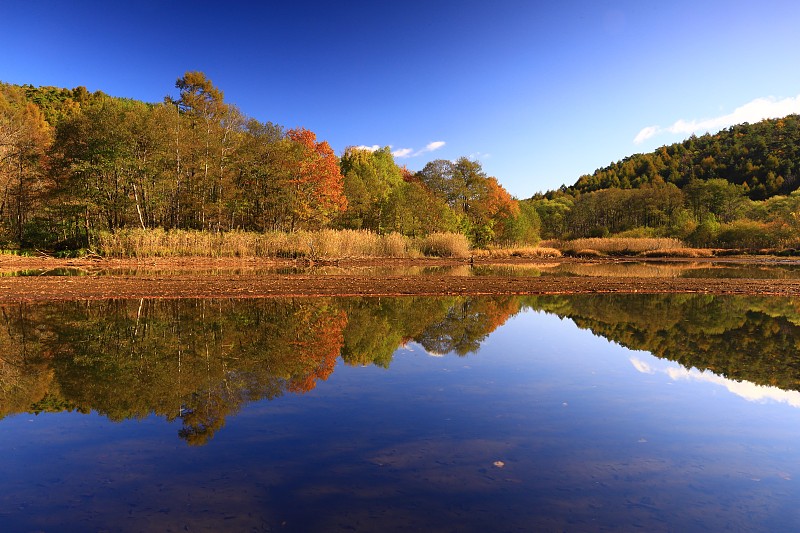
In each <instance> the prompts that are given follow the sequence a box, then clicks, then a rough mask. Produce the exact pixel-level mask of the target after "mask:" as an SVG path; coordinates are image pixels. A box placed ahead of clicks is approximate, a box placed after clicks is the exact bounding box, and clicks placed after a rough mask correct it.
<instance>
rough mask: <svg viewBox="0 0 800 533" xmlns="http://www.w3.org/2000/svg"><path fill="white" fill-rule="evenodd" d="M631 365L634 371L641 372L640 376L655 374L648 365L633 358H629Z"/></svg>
mask: <svg viewBox="0 0 800 533" xmlns="http://www.w3.org/2000/svg"><path fill="white" fill-rule="evenodd" d="M631 363H632V364H633V367H634V368H635V369H636V370H638V371H639V372H641V373H642V374H655V373H656V371H655V370H653V369H652V368H650V365H648V364H647V363H645V362H644V361H640V360H639V359H636V358H635V357H631Z"/></svg>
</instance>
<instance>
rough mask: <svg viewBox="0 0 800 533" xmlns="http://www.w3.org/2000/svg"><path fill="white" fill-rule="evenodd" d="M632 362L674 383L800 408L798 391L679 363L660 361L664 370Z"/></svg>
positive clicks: (639, 369)
mask: <svg viewBox="0 0 800 533" xmlns="http://www.w3.org/2000/svg"><path fill="white" fill-rule="evenodd" d="M630 361H631V364H633V366H634V368H636V370H638V371H639V372H641V373H643V374H656V373H661V374H666V375H667V376H669V378H670V379H671V380H673V381H679V380H687V381H699V382H703V383H711V384H714V385H720V386H722V387H725V388H726V389H727V390H728V391H729V392H732V393H733V394H735V395H737V396H739V397H741V398H744V399H745V400H747V401H750V402H762V403H763V402H768V401H773V402H778V403H785V404H788V405H791V406H792V407H800V392H798V391H786V390H783V389H779V388H778V387H769V386H765V385H756V384H755V383H751V382H749V381H734V380H732V379H728V378H725V377H722V376H719V375H717V374H714V373H713V372H710V371H708V370H704V371H702V372H701V371H700V370H698V369H696V368H692V369H686V368H685V367H683V366H681V365H679V364H677V363H674V364H664V362H663V361H658V363H662V365H658V366H662V368H656V366H657V365H654V364H651V363H647V362H645V361H642V360H641V359H638V358H636V357H631V358H630Z"/></svg>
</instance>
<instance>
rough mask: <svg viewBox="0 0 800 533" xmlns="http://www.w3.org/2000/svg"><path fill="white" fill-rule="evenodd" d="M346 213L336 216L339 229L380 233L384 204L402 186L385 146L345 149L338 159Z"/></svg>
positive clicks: (398, 169)
mask: <svg viewBox="0 0 800 533" xmlns="http://www.w3.org/2000/svg"><path fill="white" fill-rule="evenodd" d="M341 169H342V175H343V177H344V194H345V196H346V197H347V210H346V211H344V212H343V213H342V214H341V216H340V224H341V226H342V227H346V228H352V229H368V230H371V231H375V232H381V231H382V230H383V228H382V227H381V221H382V219H383V211H384V209H385V207H386V202H387V200H388V198H389V195H390V194H391V193H392V191H393V190H394V189H395V188H396V187H398V186H400V184H401V183H402V182H403V177H402V172H401V170H400V168H399V167H398V166H397V165H396V164H395V162H394V157H393V156H392V152H391V149H390V148H389V147H388V146H385V147H383V148H379V149H378V150H370V149H367V148H358V147H352V146H351V147H349V148H347V149H345V151H344V154H342V158H341Z"/></svg>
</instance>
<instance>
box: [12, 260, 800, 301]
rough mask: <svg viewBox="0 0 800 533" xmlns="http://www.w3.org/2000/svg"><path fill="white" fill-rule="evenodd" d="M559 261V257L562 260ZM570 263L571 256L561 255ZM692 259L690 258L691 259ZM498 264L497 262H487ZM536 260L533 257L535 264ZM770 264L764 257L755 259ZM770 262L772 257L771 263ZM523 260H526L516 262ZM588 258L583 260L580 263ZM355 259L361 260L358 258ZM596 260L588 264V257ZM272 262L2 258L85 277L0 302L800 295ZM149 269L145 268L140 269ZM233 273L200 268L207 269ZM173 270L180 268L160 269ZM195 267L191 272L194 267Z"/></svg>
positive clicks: (676, 283)
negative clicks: (289, 271)
mask: <svg viewBox="0 0 800 533" xmlns="http://www.w3.org/2000/svg"><path fill="white" fill-rule="evenodd" d="M564 261H565V260H563V259H562V260H557V262H562V263H563V262H564ZM567 261H569V260H567ZM692 261H695V262H696V260H692ZM490 262H491V263H496V262H495V261H490ZM541 262H542V261H537V263H541ZM759 262H763V263H765V264H769V263H770V260H764V261H759ZM773 262H774V261H773ZM520 263H521V264H524V263H525V261H520ZM582 263H586V261H582ZM359 264H364V262H360V263H359ZM369 264H372V265H409V264H413V265H425V266H427V265H447V264H459V262H458V261H441V260H434V261H427V260H425V261H419V260H418V261H408V260H406V261H396V262H395V261H372V262H369ZM593 264H594V263H593ZM275 265H276V263H268V264H267V263H264V262H261V261H260V262H257V263H254V262H250V261H246V260H243V261H231V260H222V261H219V260H203V259H192V260H185V259H180V260H160V261H151V262H148V263H137V262H135V261H133V262H132V261H115V260H101V261H90V260H53V259H47V258H42V259H37V258H34V259H30V258H13V259H8V260H6V259H3V260H0V269H2V270H5V271H7V272H9V271H12V270H14V269H48V268H49V269H52V268H80V269H83V270H85V271H86V272H87V273H88V274H89V275H85V276H25V277H2V278H0V303H11V302H31V301H44V300H95V299H106V298H259V297H292V296H402V295H439V294H441V295H444V294H459V295H481V294H488V295H491V294H585V293H619V294H624V293H709V294H751V295H786V296H800V280H790V279H778V280H772V279H704V278H697V279H694V278H668V277H663V278H659V277H647V278H644V277H628V278H621V277H606V276H598V277H556V276H543V277H508V276H455V275H425V276H413V275H409V276H404V275H398V276H393V275H389V276H378V275H347V274H345V275H313V274H297V275H272V274H270V275H263V274H257V273H255V272H248V269H250V270H254V269H255V268H263V267H264V266H275ZM143 266H144V267H149V268H151V269H152V270H151V271H149V272H148V271H146V270H145V271H144V273H141V272H142V268H143ZM125 267H132V268H137V269H138V270H139V272H140V273H138V274H137V275H136V276H127V275H114V276H106V275H92V272H93V271H98V272H99V271H102V270H104V269H110V268H125ZM223 267H225V268H230V269H237V272H236V273H226V272H224V271H223V272H222V273H216V274H212V275H209V274H208V273H204V272H202V270H203V269H206V270H207V269H209V268H215V269H219V268H223ZM167 269H175V270H178V271H179V272H180V273H177V274H176V273H169V272H164V271H163V270H167ZM193 270H197V272H193Z"/></svg>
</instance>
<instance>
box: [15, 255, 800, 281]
mask: <svg viewBox="0 0 800 533" xmlns="http://www.w3.org/2000/svg"><path fill="white" fill-rule="evenodd" d="M210 265H211V266H210ZM210 265H209V264H204V263H202V262H199V263H196V264H193V263H192V261H190V260H188V261H185V262H184V263H182V262H181V261H180V260H178V261H176V263H175V264H173V265H170V266H164V265H159V264H157V263H152V264H148V263H146V262H143V263H141V264H139V265H137V266H135V267H132V266H125V267H109V266H106V265H104V264H103V263H98V264H97V265H94V266H92V265H83V266H80V267H59V268H28V269H18V268H14V267H13V266H0V277H4V276H9V277H13V276H23V277H24V276H129V277H136V276H154V275H155V276H183V275H190V276H222V275H226V276H292V275H309V276H367V277H371V276H381V277H386V276H498V277H539V276H555V277H570V276H581V277H615V278H620V277H622V278H630V277H642V278H729V279H730V278H736V279H739V278H743V279H800V261H797V260H794V259H780V260H778V259H772V260H770V259H763V260H755V261H746V260H741V259H739V260H736V259H734V260H701V261H693V260H650V261H637V260H635V259H618V260H613V261H600V262H596V261H588V262H584V261H576V260H565V261H561V260H550V261H532V262H527V261H526V262H519V261H513V262H498V263H483V262H480V263H476V264H471V263H467V262H463V263H455V264H439V265H437V264H425V263H422V264H417V265H415V264H399V265H395V266H392V265H370V264H365V265H359V264H347V263H342V264H341V265H339V264H338V263H334V264H321V265H313V266H309V265H304V264H302V263H295V264H272V265H271V264H270V263H269V262H259V261H256V260H250V261H247V260H241V261H239V262H233V263H220V262H218V263H214V262H213V261H211V262H210Z"/></svg>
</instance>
